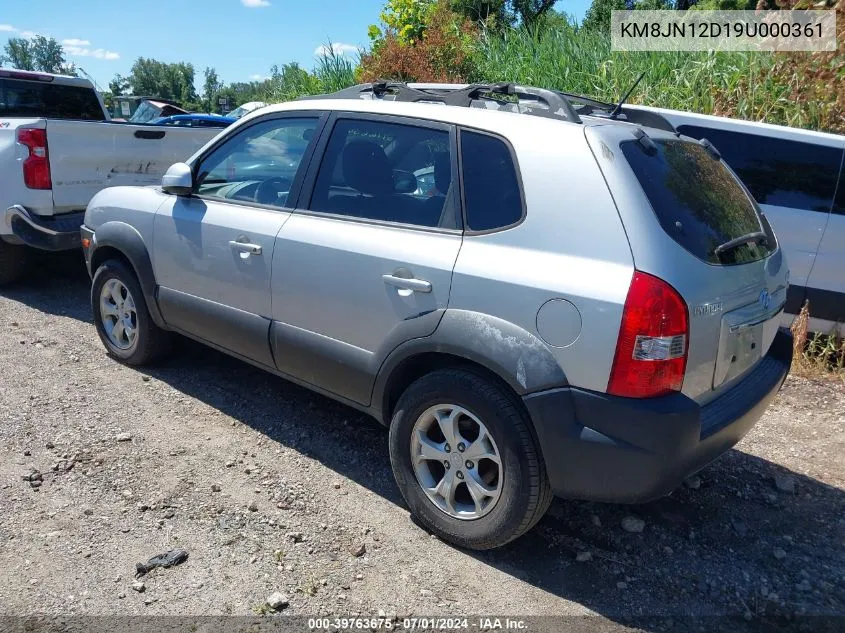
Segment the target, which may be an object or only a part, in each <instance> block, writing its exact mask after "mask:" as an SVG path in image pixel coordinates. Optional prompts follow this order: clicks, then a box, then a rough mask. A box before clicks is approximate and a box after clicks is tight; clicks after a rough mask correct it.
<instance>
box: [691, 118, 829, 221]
mask: <svg viewBox="0 0 845 633" xmlns="http://www.w3.org/2000/svg"><path fill="white" fill-rule="evenodd" d="M678 131H679V132H681V134H685V135H687V136H691V137H693V138H697V139H701V138H706V139H707V140H709V141H710V142H711V143H713V145H715V146H716V148H717V149H718V150H719V152H721V154H722V158H724V160H725V162H726V163H727V164H728V165H730V166H731V168H732V169H733V170H734V171H735V172H736V173H737V175H738V176H739V177H740V178H741V179H742V181H743V182H744V183H745V186H746V187H748V189H749V190H750V191H751V193H752V194H753V196H754V197H755V198H756V200H757V202H759V203H760V204H768V205H772V206H779V207H789V208H792V209H807V210H809V211H819V212H822V213H828V212H829V211H830V208H831V205H832V203H833V196H834V192H835V191H836V181H837V179H838V176H839V166H840V164H841V163H842V149H839V148H836V147H830V146H826V145H816V144H813V143H803V142H799V141H792V140H784V139H779V138H773V137H770V136H760V135H758V134H745V133H742V132H731V131H727V130H716V129H712V128H705V127H699V126H695V125H681V126H679V127H678Z"/></svg>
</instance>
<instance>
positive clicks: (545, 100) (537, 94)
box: [300, 81, 678, 134]
mask: <svg viewBox="0 0 845 633" xmlns="http://www.w3.org/2000/svg"><path fill="white" fill-rule="evenodd" d="M300 99H385V100H390V101H401V102H405V103H440V104H443V105H451V106H462V107H481V108H489V109H493V110H507V111H510V112H519V113H522V114H532V115H535V116H544V117H548V118H553V119H564V120H567V121H572V122H574V123H581V117H582V116H594V117H599V118H607V119H612V120H614V121H624V122H627V123H633V124H636V125H642V126H644V127H651V128H656V129H659V130H666V131H668V132H672V133H673V134H677V133H678V131H677V130H676V129H675V126H674V125H672V124H671V123H670V122H669V120H668V119H667V118H666V117H664V116H662V115H660V114H658V113H656V112H650V111H648V110H638V109H631V108H627V107H625V106H623V107H622V109H621V112H619V113H617V114H616V115H613V112H614V111H615V110H616V108H617V104H615V103H607V102H605V101H599V100H598V99H593V98H592V97H586V96H584V95H578V94H573V93H569V92H561V91H558V90H547V89H545V88H535V87H531V86H522V85H519V84H514V83H507V82H504V83H490V84H484V83H482V84H470V85H455V86H451V85H448V84H416V85H408V84H406V83H403V82H398V81H395V82H394V81H377V82H374V83H367V84H358V85H356V86H351V87H349V88H344V89H343V90H339V91H338V92H333V93H331V94H328V95H316V96H306V97H300ZM577 104H581V106H580V107H576V106H577Z"/></svg>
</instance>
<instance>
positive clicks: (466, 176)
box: [461, 130, 523, 231]
mask: <svg viewBox="0 0 845 633" xmlns="http://www.w3.org/2000/svg"><path fill="white" fill-rule="evenodd" d="M461 164H462V168H463V181H464V207H465V213H466V223H467V228H468V229H469V230H470V231H492V230H495V229H502V228H505V227H508V226H512V225H514V224H516V223H517V222H519V221H520V220H521V219H522V209H523V206H522V194H521V192H520V186H519V178H518V176H517V171H516V165H514V160H513V155H512V154H511V151H510V148H509V147H508V145H507V144H506V143H505V142H504V141H503V140H501V139H499V138H496V137H495V136H490V135H488V134H479V133H477V132H469V131H466V130H462V131H461Z"/></svg>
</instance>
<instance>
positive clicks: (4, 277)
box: [0, 239, 30, 286]
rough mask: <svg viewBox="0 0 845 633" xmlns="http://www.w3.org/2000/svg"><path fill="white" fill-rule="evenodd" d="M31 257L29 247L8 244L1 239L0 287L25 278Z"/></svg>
mask: <svg viewBox="0 0 845 633" xmlns="http://www.w3.org/2000/svg"><path fill="white" fill-rule="evenodd" d="M29 255H30V252H29V247H28V246H24V245H22V244H8V243H7V242H4V241H3V240H2V239H0V286H5V285H6V284H11V283H14V282H16V281H18V280H19V279H20V278H21V277H23V275H24V273H25V272H26V268H27V264H28V263H29Z"/></svg>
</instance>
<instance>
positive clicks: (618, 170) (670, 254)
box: [585, 124, 789, 404]
mask: <svg viewBox="0 0 845 633" xmlns="http://www.w3.org/2000/svg"><path fill="white" fill-rule="evenodd" d="M644 132H645V134H644ZM585 133H586V136H587V139H588V141H589V143H590V146H591V147H592V150H593V153H594V154H595V156H596V159H597V161H598V162H599V164H600V166H601V168H602V171H603V172H604V175H605V178H606V179H607V182H608V186H609V187H610V190H611V192H612V193H613V196H614V199H615V200H616V205H617V208H618V210H619V215H620V217H621V219H622V222H623V224H624V226H625V231H626V233H627V235H628V240H629V242H630V245H631V250H632V252H633V255H634V265H635V267H636V268H637V270H640V271H642V272H645V273H648V274H650V275H654V276H655V277H658V278H660V279H662V280H664V281H666V282H667V283H669V284H670V285H671V286H672V287H674V289H675V290H677V291H678V293H679V294H680V295H681V297H682V298H683V299H684V301H685V302H686V304H687V309H688V311H689V347H688V356H687V364H686V373H685V375H684V383H683V389H682V391H683V393H684V394H686V395H687V396H689V397H691V398H693V399H695V400H696V401H698V402H699V403H701V404H705V403H706V402H708V401H710V400H712V399H713V398H715V397H717V396H718V395H719V394H720V393H722V392H723V391H724V390H726V389H728V388H729V387H731V386H733V385H734V384H736V383H737V382H738V381H739V380H741V378H742V377H743V376H744V375H746V374H747V373H748V372H750V371H751V370H752V369H753V368H754V367H755V366H756V365H757V363H759V362H760V360H761V359H762V357H763V356H765V354H766V353H767V352H768V350H769V347H770V346H771V343H772V341H773V340H774V337H775V334H776V333H777V329H778V325H779V321H780V315H781V313H782V311H783V307H784V304H785V303H786V288H787V283H788V277H789V273H788V268H787V264H786V261H785V260H784V257H783V253H782V251H781V249H780V248H779V247H778V244H777V238H776V237H775V235H774V233H773V232H772V230H771V226H770V225H769V223H768V221H767V220H766V218H765V216H764V215H763V214H762V212H761V211H760V208H759V206H758V205H757V203H756V202H755V201H754V200H753V198H752V197H751V195H750V194H749V193H748V191H747V190H746V189H745V187H744V186H743V185H742V184H741V183H740V181H739V180H738V179H737V178H736V176H735V175H734V173H733V172H732V171H731V170H730V168H729V167H728V166H727V165H726V164H725V163H724V162H723V161H721V160H720V158H719V155H718V152H717V151H714V150H713V149H712V147H710V148H708V147H707V146H706V145H702V144H701V143H699V142H697V141H695V140H693V139H689V138H687V137H682V136H678V135H675V134H672V133H669V132H663V131H659V130H653V129H645V130H643V129H640V128H637V127H634V126H630V125H624V124H621V125H613V124H609V125H596V126H590V127H587V128H586V130H585Z"/></svg>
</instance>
